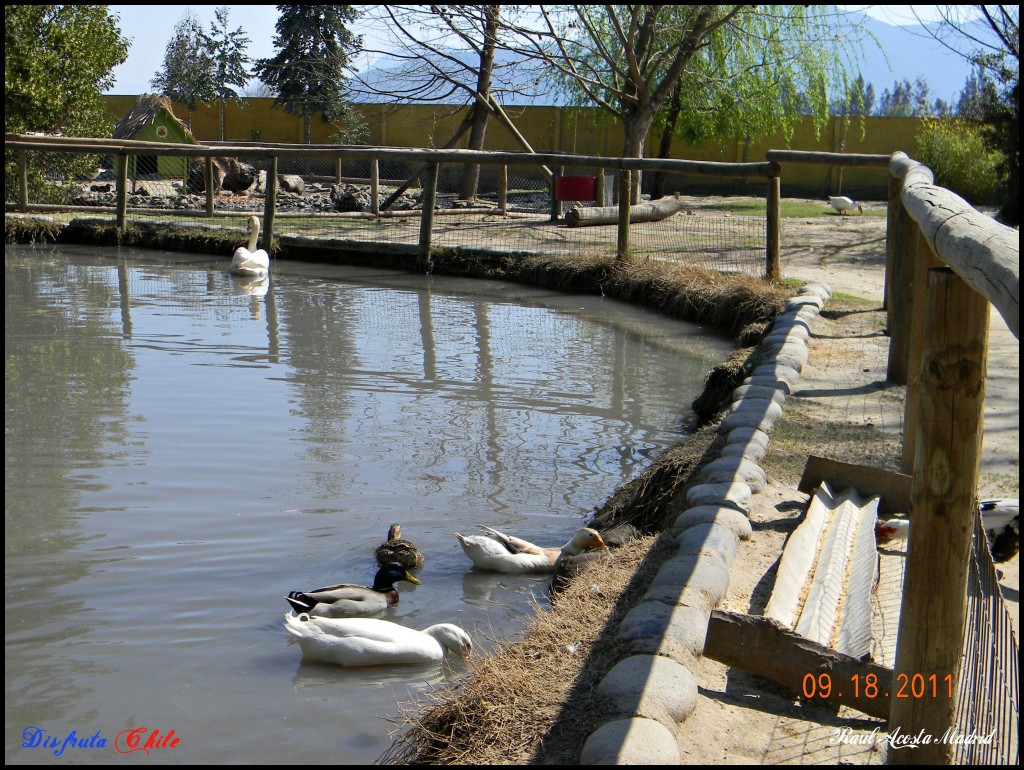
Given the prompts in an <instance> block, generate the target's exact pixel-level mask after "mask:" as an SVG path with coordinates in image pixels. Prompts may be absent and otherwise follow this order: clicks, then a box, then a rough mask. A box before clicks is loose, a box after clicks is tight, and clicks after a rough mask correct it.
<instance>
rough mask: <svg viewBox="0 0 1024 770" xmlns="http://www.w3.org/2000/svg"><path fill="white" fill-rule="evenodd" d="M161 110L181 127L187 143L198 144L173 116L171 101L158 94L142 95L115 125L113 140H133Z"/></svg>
mask: <svg viewBox="0 0 1024 770" xmlns="http://www.w3.org/2000/svg"><path fill="white" fill-rule="evenodd" d="M163 110H166V112H167V117H168V118H169V119H170V120H173V121H174V122H175V123H177V124H178V126H180V127H181V130H182V133H183V134H184V135H185V137H186V139H187V140H188V141H190V142H192V143H194V144H199V140H198V139H196V138H195V136H194V135H193V134H192V132H191V131H189V130H188V126H187V125H185V124H184V123H183V122H182V121H181V120H180V119H179V118H178V116H177V115H175V114H174V109H173V107H172V105H171V100H170V99H169V98H167V97H166V96H160V95H159V94H143V95H142V96H140V97H139V99H138V101H137V102H135V104H134V105H133V106H132V108H131V109H130V110H129V111H128V114H127V115H125V116H124V117H123V118H121V121H120V122H119V123H118V124H117V128H115V129H114V139H133V138H135V136H137V135H138V133H139V132H140V131H141V130H142V129H144V128H145V127H146V126H148V125H149V124H151V123H153V122H154V121H155V120H156V119H157V117H158V116H159V115H160V113H161V111H163Z"/></svg>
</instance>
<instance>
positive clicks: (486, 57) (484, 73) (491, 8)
mask: <svg viewBox="0 0 1024 770" xmlns="http://www.w3.org/2000/svg"><path fill="white" fill-rule="evenodd" d="M483 13H484V45H483V49H482V50H481V51H480V69H479V70H478V71H477V79H476V92H477V93H478V94H479V95H480V96H482V97H483V98H484V100H485V101H484V102H481V101H480V100H479V99H478V100H477V101H475V102H474V103H473V106H472V108H471V109H472V110H473V125H472V127H471V128H470V131H469V143H468V145H467V148H468V149H470V150H482V149H484V140H485V138H486V136H487V118H488V117H489V116H490V110H488V109H487V108H486V106H485V105H486V100H487V99H488V98H489V97H490V93H491V76H492V74H493V72H494V50H495V48H496V47H497V44H498V19H499V16H500V14H501V6H497V5H488V6H485V7H484V9H483ZM479 183H480V166H479V165H477V164H474V163H467V164H466V165H465V166H464V167H463V170H462V182H461V184H460V185H459V198H460V199H461V200H473V199H474V198H476V193H477V187H478V185H479Z"/></svg>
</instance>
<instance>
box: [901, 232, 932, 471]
mask: <svg viewBox="0 0 1024 770" xmlns="http://www.w3.org/2000/svg"><path fill="white" fill-rule="evenodd" d="M903 238H904V240H905V241H906V243H905V248H904V249H903V250H902V251H903V254H901V256H900V257H899V260H900V261H901V262H905V263H906V267H904V269H903V271H902V274H901V277H902V279H903V280H905V281H906V283H907V286H906V287H905V288H904V292H903V293H904V294H905V297H904V298H903V299H902V300H901V302H902V308H901V310H902V311H903V314H904V315H905V317H906V328H904V329H903V330H902V332H901V336H900V340H901V342H902V345H903V348H902V352H901V353H900V355H899V357H898V358H897V359H896V362H895V363H896V364H898V366H899V367H900V370H901V371H902V372H903V374H904V380H903V381H904V382H905V383H906V385H907V397H906V403H905V404H904V407H903V447H902V455H901V459H900V471H901V472H903V473H906V474H910V473H913V471H914V462H915V457H916V455H917V446H918V445H917V441H918V435H917V430H916V426H917V424H918V421H919V420H920V419H921V415H922V411H921V410H922V409H923V407H922V404H921V361H922V357H923V356H924V348H925V345H926V344H927V340H926V339H925V338H926V337H927V336H928V335H929V334H930V333H931V330H930V329H929V328H928V326H927V321H926V319H925V313H924V308H925V303H926V302H927V298H928V283H927V277H928V271H929V270H932V269H933V268H937V267H941V266H942V263H941V262H940V261H939V258H938V257H936V256H935V252H933V251H932V247H931V246H929V245H928V241H927V240H925V237H924V235H922V234H921V231H920V230H919V229H918V226H917V223H916V222H914V221H913V220H911V219H910V218H909V215H908V221H907V223H906V229H905V230H904V231H903ZM892 345H893V341H892V340H890V341H889V357H890V362H892V361H893V353H892ZM890 365H891V364H890ZM890 379H891V378H890Z"/></svg>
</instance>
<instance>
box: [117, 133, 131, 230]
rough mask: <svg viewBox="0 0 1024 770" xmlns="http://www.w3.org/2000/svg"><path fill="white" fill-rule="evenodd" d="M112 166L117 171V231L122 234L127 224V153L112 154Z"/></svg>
mask: <svg viewBox="0 0 1024 770" xmlns="http://www.w3.org/2000/svg"><path fill="white" fill-rule="evenodd" d="M114 166H115V170H116V171H117V198H116V206H117V232H118V233H120V234H122V235H123V234H124V231H125V228H126V227H127V226H128V155H127V153H124V152H122V153H119V154H118V155H115V156H114Z"/></svg>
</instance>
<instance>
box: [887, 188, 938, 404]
mask: <svg viewBox="0 0 1024 770" xmlns="http://www.w3.org/2000/svg"><path fill="white" fill-rule="evenodd" d="M901 184H902V182H901ZM893 218H894V220H895V221H894V224H895V231H894V233H893V235H892V245H891V247H890V246H889V244H886V252H887V253H886V259H887V261H888V259H889V256H888V250H889V249H890V248H891V249H892V280H891V281H888V280H887V281H886V290H887V292H888V295H889V297H888V300H889V306H888V311H887V313H886V316H887V319H888V323H887V327H888V330H889V359H888V364H887V369H886V379H888V380H889V381H890V382H894V383H896V384H898V385H905V384H907V383H908V382H909V378H910V375H911V373H912V372H913V367H914V364H913V358H912V355H913V354H912V352H911V346H912V345H913V342H912V340H913V327H914V312H915V308H917V309H918V310H917V312H918V313H920V312H921V311H920V306H919V305H917V304H916V303H917V301H918V292H917V289H916V288H915V286H916V285H917V277H918V276H921V277H922V280H923V276H924V275H925V272H923V271H926V270H927V269H928V267H929V266H930V267H934V266H935V265H934V264H933V262H934V260H935V257H934V255H933V254H932V251H931V248H930V247H929V246H928V245H927V243H924V241H923V240H922V236H921V230H920V228H919V227H918V225H917V223H916V222H915V221H914V220H913V219H912V218H911V216H910V214H909V213H908V212H907V210H906V208H905V207H904V206H903V204H902V202H901V203H899V204H898V205H897V209H896V213H895V216H894V217H893ZM922 248H923V249H925V251H926V253H925V254H922V251H921V249H922ZM922 256H925V257H928V259H925V260H924V264H925V265H926V267H924V268H922V267H921V258H922ZM888 272H889V268H888V267H886V273H887V274H888ZM918 288H920V287H918Z"/></svg>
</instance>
